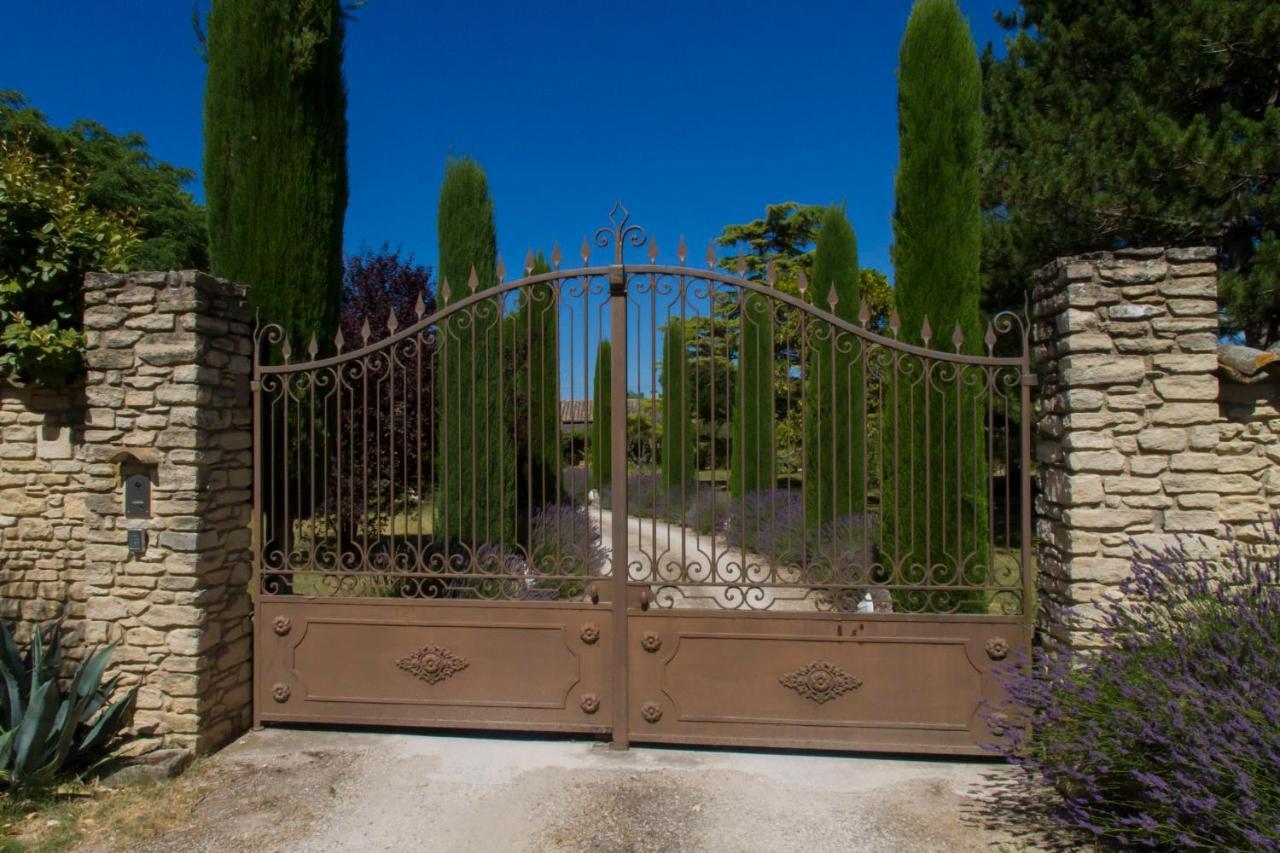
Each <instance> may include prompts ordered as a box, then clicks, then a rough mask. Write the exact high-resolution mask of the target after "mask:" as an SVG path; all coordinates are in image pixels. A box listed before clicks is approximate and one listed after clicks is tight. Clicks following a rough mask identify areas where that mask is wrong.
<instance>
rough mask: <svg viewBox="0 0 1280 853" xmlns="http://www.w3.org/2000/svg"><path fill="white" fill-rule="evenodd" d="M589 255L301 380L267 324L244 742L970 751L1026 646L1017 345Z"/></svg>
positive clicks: (615, 245) (1022, 365) (312, 364)
mask: <svg viewBox="0 0 1280 853" xmlns="http://www.w3.org/2000/svg"><path fill="white" fill-rule="evenodd" d="M593 245H594V247H595V248H610V247H611V248H612V249H613V252H612V255H613V257H612V263H610V264H608V265H605V266H591V253H592V248H593ZM628 245H630V246H633V247H639V246H645V247H646V256H647V257H646V259H647V261H648V263H647V264H627V263H626V262H625V257H624V247H625V246H628ZM581 254H582V261H583V266H581V267H579V268H576V269H570V270H562V269H561V268H560V264H561V258H560V252H559V250H558V249H557V250H556V251H555V252H554V253H553V255H552V262H551V265H550V267H551V268H550V269H549V270H537V269H535V264H534V261H533V258H532V256H531V257H530V259H529V260H528V261H526V264H525V270H524V272H525V275H524V277H523V278H519V279H517V280H515V281H511V282H506V281H504V280H503V278H504V273H503V271H502V269H501V265H499V271H498V281H497V282H481V281H479V280H478V279H477V278H476V276H475V275H474V274H473V276H472V277H471V280H470V281H469V282H467V283H465V286H464V287H458V286H457V284H456V283H449V282H442V283H441V296H442V302H444V303H445V304H444V307H442V308H439V309H437V308H436V307H435V306H434V305H431V304H429V303H424V301H423V300H421V299H419V300H417V301H416V304H411V302H406V303H405V304H400V305H393V308H392V313H391V316H390V317H388V318H385V319H381V320H379V318H372V319H370V318H366V319H365V320H364V322H363V323H361V324H360V326H359V327H358V328H345V329H344V330H343V331H342V332H340V333H339V335H338V337H337V338H336V340H335V343H334V347H333V350H334V351H335V354H333V355H326V356H322V355H321V353H320V348H319V347H318V346H317V345H316V343H315V341H311V342H310V343H309V345H308V346H307V347H306V349H307V353H308V360H307V361H304V362H301V363H294V362H291V356H292V353H291V352H290V347H289V342H288V341H286V340H284V339H283V336H282V335H281V333H280V332H279V330H278V329H277V328H275V327H265V328H264V329H262V330H261V331H260V333H259V336H258V351H257V353H256V354H255V355H256V362H255V363H256V375H255V383H254V387H255V424H256V426H255V430H256V442H255V469H256V478H255V487H254V501H255V510H256V512H255V519H256V521H255V529H254V535H255V548H254V552H255V556H256V567H255V568H256V581H255V589H256V593H257V595H256V609H255V620H256V624H255V643H256V646H255V713H256V718H257V720H258V722H260V723H262V722H290V721H293V722H314V723H333V724H341V723H362V724H396V725H409V726H436V727H450V728H472V729H528V730H548V731H567V732H581V733H594V734H596V735H600V736H604V735H609V736H610V737H611V738H612V741H613V743H614V745H615V746H618V747H625V746H626V745H627V743H628V742H629V741H630V740H632V739H634V740H636V741H643V742H655V743H691V744H721V745H742V746H768V747H796V748H823V749H836V750H880V751H894V752H903V751H908V752H909V751H918V752H929V753H954V754H976V753H979V752H981V748H980V744H982V743H986V742H989V741H990V740H992V739H993V737H994V735H993V733H992V732H991V731H989V730H988V728H987V725H986V722H985V719H984V714H983V713H982V712H981V709H982V708H983V706H984V704H985V703H987V702H994V701H998V700H999V699H1000V698H1002V691H1001V687H1000V684H999V680H998V678H997V676H996V672H995V671H996V669H997V668H998V665H999V664H1000V663H1001V662H1002V661H1004V660H1006V659H1007V658H1008V657H1009V656H1011V655H1016V654H1020V653H1025V652H1026V651H1027V650H1028V649H1029V646H1030V640H1031V612H1032V606H1033V602H1032V589H1033V582H1032V567H1031V563H1030V536H1031V531H1030V454H1029V442H1030V435H1029V429H1030V419H1029V417H1028V416H1027V413H1028V411H1029V405H1030V400H1029V393H1030V392H1029V386H1030V383H1031V381H1032V378H1031V374H1030V369H1029V355H1028V352H1027V348H1026V334H1025V325H1024V323H1023V321H1022V320H1020V319H1019V318H1015V317H1013V316H1012V315H1003V316H1001V317H997V318H995V319H994V320H993V322H992V323H991V324H990V325H989V326H988V328H987V332H986V335H985V336H984V339H983V341H982V347H983V348H985V355H977V354H974V353H973V350H972V348H971V347H970V346H968V345H967V344H966V343H965V341H964V337H963V335H962V334H961V331H960V329H959V328H958V327H957V329H955V330H953V331H952V332H951V334H950V342H951V344H952V351H949V352H948V351H942V350H935V349H931V348H929V344H930V340H931V338H932V336H933V332H932V331H931V330H930V329H929V324H928V321H927V319H926V320H925V322H924V323H923V327H922V329H921V330H919V338H920V339H921V340H922V342H923V344H924V345H917V344H913V343H909V342H908V341H907V340H906V339H910V338H912V337H913V335H912V334H911V333H910V332H907V333H903V331H902V329H901V325H902V324H901V322H900V321H899V320H898V318H897V316H896V314H892V313H890V314H886V315H881V316H877V315H876V313H875V312H874V311H871V310H869V308H868V306H867V305H865V304H863V305H861V306H858V310H857V311H856V312H855V311H853V310H851V306H849V305H841V304H840V303H839V300H838V296H837V294H836V292H835V290H834V288H831V289H828V290H825V291H824V290H823V289H822V288H820V287H819V288H815V287H811V286H810V285H809V283H808V282H807V281H806V278H805V275H804V272H803V271H802V272H800V274H799V277H798V278H797V279H795V280H787V279H785V278H782V279H780V278H779V276H778V275H777V274H776V272H775V271H774V270H773V268H772V266H771V265H763V264H754V265H753V264H748V263H747V260H746V259H743V258H741V257H740V258H739V259H738V260H737V261H736V263H735V262H733V261H729V262H728V263H729V265H731V266H734V267H735V269H734V271H733V273H729V272H726V271H723V270H721V269H718V268H717V267H718V266H720V265H721V264H722V263H723V262H722V261H721V259H720V258H718V257H717V256H716V253H715V252H714V250H713V249H708V253H707V268H706V269H701V270H700V269H695V268H692V267H688V266H685V265H684V264H685V258H686V255H687V251H686V249H685V247H684V243H683V240H681V241H680V245H679V248H678V249H677V252H676V256H677V259H678V261H679V265H677V266H664V265H660V264H658V263H657V258H658V254H659V253H658V249H657V246H656V244H655V243H654V242H653V241H652V240H647V239H646V235H645V233H644V230H643V229H641V228H639V227H638V226H636V225H634V224H632V223H631V222H630V221H629V217H628V216H627V214H626V211H625V210H624V209H622V208H621V206H620V205H619V206H615V209H614V211H613V213H612V214H611V216H610V224H609V225H608V226H606V227H604V228H601V229H599V230H598V231H597V232H596V234H595V236H594V239H593V240H591V241H586V240H584V241H583V248H582V253H581ZM451 287H452V290H451ZM854 315H856V316H854ZM375 328H376V331H375V330H374V329H375ZM1011 331H1012V332H1015V335H1014V337H1015V338H1017V340H1016V341H1015V344H1019V345H1020V346H1021V349H1020V350H1019V351H1018V353H1017V354H1016V355H1012V356H1003V355H1000V356H998V355H996V354H995V352H996V348H997V343H998V341H999V339H1000V337H1001V336H1002V335H1003V334H1005V333H1007V332H1011ZM603 342H608V343H611V344H612V350H611V352H610V353H609V354H608V355H607V356H606V349H605V347H604V346H603ZM353 343H356V345H355V347H354V349H353V348H351V345H352V344H353ZM344 347H346V350H347V351H345V352H344ZM752 353H754V355H751V354H752ZM762 365H763V367H762ZM606 370H607V371H608V376H607V378H602V374H603V372H604V371H606ZM548 401H550V402H548ZM550 406H554V409H555V413H554V416H552V415H551V412H550ZM495 448H496V449H497V450H498V451H500V452H496V453H489V451H490V450H494V449H495ZM677 461H678V463H679V464H676V462H677Z"/></svg>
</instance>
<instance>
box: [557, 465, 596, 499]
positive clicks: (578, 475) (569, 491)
mask: <svg viewBox="0 0 1280 853" xmlns="http://www.w3.org/2000/svg"><path fill="white" fill-rule="evenodd" d="M560 490H561V491H562V492H563V493H564V496H565V497H566V498H568V499H569V500H570V501H571V502H572V503H574V504H576V505H578V506H586V505H587V495H588V494H590V492H591V472H590V471H588V470H587V469H586V468H584V467H581V466H575V467H573V468H565V469H564V471H562V472H561V474H560Z"/></svg>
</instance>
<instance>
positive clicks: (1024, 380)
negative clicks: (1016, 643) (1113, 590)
mask: <svg viewBox="0 0 1280 853" xmlns="http://www.w3.org/2000/svg"><path fill="white" fill-rule="evenodd" d="M1021 368H1022V371H1021V372H1022V377H1021V383H1020V384H1021V387H1022V394H1021V396H1022V400H1021V402H1022V424H1021V429H1020V432H1021V438H1022V448H1021V456H1022V471H1021V472H1019V479H1020V481H1021V486H1022V495H1021V498H1022V506H1020V507H1019V508H1018V511H1019V514H1020V515H1021V519H1022V618H1023V620H1024V621H1025V622H1026V624H1027V630H1028V631H1030V630H1032V629H1034V628H1035V611H1034V610H1033V608H1032V606H1031V604H1032V596H1034V595H1035V588H1034V587H1035V581H1034V579H1033V577H1032V573H1031V383H1032V381H1033V379H1034V377H1033V375H1032V373H1031V353H1030V351H1029V349H1028V347H1027V341H1026V338H1025V337H1024V338H1023V340H1022V365H1021ZM1006 476H1007V475H1006Z"/></svg>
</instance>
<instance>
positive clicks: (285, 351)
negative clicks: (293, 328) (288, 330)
mask: <svg viewBox="0 0 1280 853" xmlns="http://www.w3.org/2000/svg"><path fill="white" fill-rule="evenodd" d="M280 355H282V356H284V363H285V364H288V363H289V356H291V355H293V347H291V346H289V336H288V335H285V336H284V343H283V344H282V345H281V347H280Z"/></svg>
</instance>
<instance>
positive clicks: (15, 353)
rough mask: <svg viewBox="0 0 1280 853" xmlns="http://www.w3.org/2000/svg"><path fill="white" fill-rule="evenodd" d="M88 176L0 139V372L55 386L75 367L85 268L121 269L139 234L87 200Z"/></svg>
mask: <svg viewBox="0 0 1280 853" xmlns="http://www.w3.org/2000/svg"><path fill="white" fill-rule="evenodd" d="M87 186H88V182H87V180H86V179H85V178H84V177H82V176H80V175H78V174H77V173H76V172H75V171H73V169H72V168H71V167H70V166H68V165H66V164H58V163H55V162H50V161H49V160H48V159H46V158H44V157H41V156H39V155H37V154H36V153H35V152H34V151H32V150H31V149H30V148H28V147H27V146H26V144H25V143H24V142H23V141H21V140H20V139H19V140H8V139H3V138H0V379H7V380H11V381H18V382H34V383H37V384H41V385H49V386H56V385H61V384H63V383H65V382H66V381H67V380H69V379H70V378H71V377H72V376H74V375H75V373H76V372H77V371H78V370H79V368H80V363H81V356H82V354H83V352H84V334H83V333H82V332H81V331H80V322H81V317H82V313H83V309H84V299H83V291H82V286H81V285H82V283H83V281H84V275H85V273H86V272H91V271H107V272H115V271H123V270H125V269H128V268H129V265H130V263H131V262H132V261H133V260H134V259H135V258H136V257H137V254H138V252H139V250H140V248H141V245H142V240H141V234H140V231H139V229H138V228H137V227H135V226H134V224H133V222H132V219H131V217H129V216H128V215H126V214H124V213H121V212H118V211H103V210H100V209H98V208H97V207H95V206H93V205H92V204H91V203H90V202H89V199H88V190H87Z"/></svg>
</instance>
